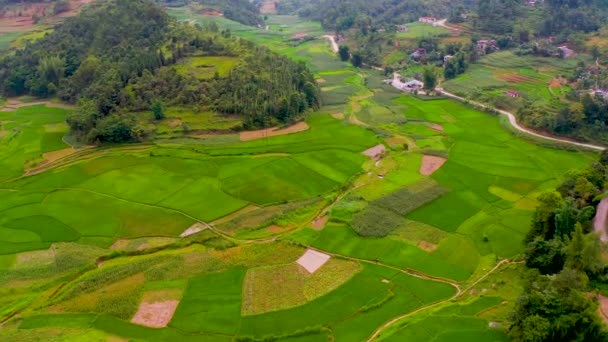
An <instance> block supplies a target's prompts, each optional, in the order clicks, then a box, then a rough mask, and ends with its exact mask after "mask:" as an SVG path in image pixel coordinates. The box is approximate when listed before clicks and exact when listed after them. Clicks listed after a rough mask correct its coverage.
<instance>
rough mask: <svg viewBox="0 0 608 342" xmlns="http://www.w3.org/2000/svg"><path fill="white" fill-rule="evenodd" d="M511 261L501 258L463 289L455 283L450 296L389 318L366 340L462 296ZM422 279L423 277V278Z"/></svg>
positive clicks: (368, 341) (369, 341)
mask: <svg viewBox="0 0 608 342" xmlns="http://www.w3.org/2000/svg"><path fill="white" fill-rule="evenodd" d="M512 263H514V262H512V261H509V260H508V259H504V260H501V261H500V262H499V263H497V264H496V266H494V267H493V268H492V269H491V270H489V271H488V272H486V273H485V274H484V275H483V276H481V277H480V278H479V279H477V280H476V281H475V282H473V283H472V284H471V285H469V286H468V287H467V288H466V289H464V290H463V289H461V288H460V287H459V286H458V285H456V286H458V287H457V289H458V292H457V293H456V294H455V295H453V296H452V297H450V298H447V299H444V300H442V301H439V302H435V303H432V304H429V305H427V306H424V307H421V308H419V309H417V310H414V311H412V312H408V313H406V314H404V315H401V316H398V317H395V318H393V319H392V320H390V321H388V322H386V323H384V324H383V325H382V326H381V327H380V328H378V329H376V331H375V332H374V333H373V334H372V336H370V337H369V338H368V339H367V342H371V341H373V340H374V339H375V338H376V337H378V335H380V334H381V333H382V332H383V331H385V330H386V329H388V328H389V327H390V326H392V325H393V324H395V323H397V322H399V321H401V320H402V319H405V318H407V317H410V316H413V315H415V314H418V313H420V312H422V311H425V310H428V309H432V308H434V307H436V306H439V305H441V304H444V303H447V302H449V301H452V300H454V299H456V298H458V297H460V296H462V295H463V294H465V293H467V292H468V291H469V289H471V288H473V287H474V286H475V285H477V284H479V283H480V282H481V281H483V280H484V279H486V278H487V277H488V276H489V275H490V274H492V273H494V272H495V271H496V270H498V269H499V268H500V267H502V266H503V265H506V264H512ZM423 279H424V278H423ZM428 280H433V279H428ZM446 283H447V284H450V283H449V282H446Z"/></svg>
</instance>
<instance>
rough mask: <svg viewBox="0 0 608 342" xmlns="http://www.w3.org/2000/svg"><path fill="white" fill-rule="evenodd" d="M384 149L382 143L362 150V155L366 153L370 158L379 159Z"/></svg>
mask: <svg viewBox="0 0 608 342" xmlns="http://www.w3.org/2000/svg"><path fill="white" fill-rule="evenodd" d="M384 151H386V147H385V146H384V145H382V144H379V145H376V146H374V147H372V148H368V149H367V150H365V151H363V152H362V153H363V155H366V156H368V157H370V158H372V159H380V157H382V154H383V153H384Z"/></svg>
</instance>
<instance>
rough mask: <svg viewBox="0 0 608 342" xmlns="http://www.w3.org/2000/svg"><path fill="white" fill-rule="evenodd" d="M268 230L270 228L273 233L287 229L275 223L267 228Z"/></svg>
mask: <svg viewBox="0 0 608 342" xmlns="http://www.w3.org/2000/svg"><path fill="white" fill-rule="evenodd" d="M266 230H268V231H269V232H271V233H280V232H282V231H283V230H285V227H281V226H279V225H276V224H273V225H271V226H269V227H268V228H266Z"/></svg>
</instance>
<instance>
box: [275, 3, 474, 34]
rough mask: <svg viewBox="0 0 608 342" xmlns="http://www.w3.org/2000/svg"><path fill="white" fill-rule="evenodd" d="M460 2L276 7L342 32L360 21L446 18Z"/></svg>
mask: <svg viewBox="0 0 608 342" xmlns="http://www.w3.org/2000/svg"><path fill="white" fill-rule="evenodd" d="M462 3H464V1H461V0H455V1H451V0H407V1H404V0H375V1H369V0H282V1H281V2H279V3H278V4H277V6H278V10H279V11H280V12H281V13H282V14H290V13H298V14H299V15H300V16H302V17H305V18H308V19H311V20H315V21H320V22H321V23H322V24H323V27H325V28H327V29H335V30H338V31H343V30H347V29H349V28H351V27H352V26H354V25H355V23H356V22H357V21H368V22H369V23H370V24H372V25H373V24H376V23H378V24H390V23H397V24H403V23H406V22H411V21H416V20H418V18H419V17H421V16H436V17H447V16H448V15H450V13H451V12H452V11H455V10H457V9H458V8H459V7H460V6H461V4H462Z"/></svg>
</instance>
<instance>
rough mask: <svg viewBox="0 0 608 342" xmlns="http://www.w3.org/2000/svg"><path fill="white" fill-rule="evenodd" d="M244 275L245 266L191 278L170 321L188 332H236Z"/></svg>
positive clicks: (229, 333) (173, 325) (174, 325)
mask: <svg viewBox="0 0 608 342" xmlns="http://www.w3.org/2000/svg"><path fill="white" fill-rule="evenodd" d="M244 279H245V270H244V269H233V270H230V271H226V272H223V273H214V274H209V275H204V276H199V277H195V278H192V279H191V280H190V281H189V283H188V287H187V288H186V292H185V293H184V297H183V299H182V301H181V302H180V304H179V306H178V307H177V310H176V311H175V315H174V316H173V320H172V321H171V323H170V324H169V325H170V326H172V327H175V328H177V329H180V330H183V331H187V332H207V333H219V334H228V335H233V334H235V333H236V332H237V331H238V327H239V321H240V317H241V293H242V291H243V290H242V287H243V280H244Z"/></svg>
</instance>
